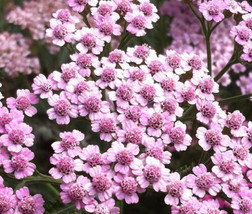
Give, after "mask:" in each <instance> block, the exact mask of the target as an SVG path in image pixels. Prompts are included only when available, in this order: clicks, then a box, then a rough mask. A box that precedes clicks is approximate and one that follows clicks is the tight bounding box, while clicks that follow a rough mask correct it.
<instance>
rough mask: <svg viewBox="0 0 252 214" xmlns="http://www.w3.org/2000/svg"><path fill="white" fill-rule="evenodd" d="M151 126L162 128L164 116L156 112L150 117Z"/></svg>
mask: <svg viewBox="0 0 252 214" xmlns="http://www.w3.org/2000/svg"><path fill="white" fill-rule="evenodd" d="M148 123H149V126H150V127H151V128H153V129H161V128H162V126H163V118H162V116H161V114H158V113H154V114H153V115H152V116H151V117H150V118H149V119H148Z"/></svg>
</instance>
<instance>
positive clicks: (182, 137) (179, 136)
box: [162, 121, 192, 151]
mask: <svg viewBox="0 0 252 214" xmlns="http://www.w3.org/2000/svg"><path fill="white" fill-rule="evenodd" d="M166 133H167V134H164V135H163V136H162V138H163V141H164V143H165V144H170V143H173V144H174V147H175V149H176V151H185V150H186V149H187V147H188V146H189V145H191V141H192V138H191V137H190V136H189V135H188V134H186V125H185V124H183V123H181V122H180V121H177V122H176V123H175V124H174V127H171V128H170V127H169V128H168V129H167V130H166Z"/></svg>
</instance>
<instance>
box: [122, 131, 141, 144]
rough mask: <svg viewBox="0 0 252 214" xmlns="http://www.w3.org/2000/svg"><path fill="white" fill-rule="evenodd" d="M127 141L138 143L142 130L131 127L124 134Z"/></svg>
mask: <svg viewBox="0 0 252 214" xmlns="http://www.w3.org/2000/svg"><path fill="white" fill-rule="evenodd" d="M125 141H126V142H127V143H133V144H140V143H141V142H142V132H141V131H140V130H138V129H132V130H130V131H127V132H126V134H125Z"/></svg>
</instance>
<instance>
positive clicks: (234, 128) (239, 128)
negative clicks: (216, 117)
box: [225, 110, 245, 137]
mask: <svg viewBox="0 0 252 214" xmlns="http://www.w3.org/2000/svg"><path fill="white" fill-rule="evenodd" d="M244 121H245V117H244V116H243V114H242V113H241V112H240V111H239V110H236V111H234V112H233V113H230V112H229V113H228V115H227V117H226V119H225V126H226V127H228V128H230V129H231V134H232V135H233V136H235V137H242V136H244V135H245V127H244V126H243V122H244Z"/></svg>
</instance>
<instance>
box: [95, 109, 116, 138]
mask: <svg viewBox="0 0 252 214" xmlns="http://www.w3.org/2000/svg"><path fill="white" fill-rule="evenodd" d="M116 118H117V115H116V113H113V114H106V116H105V115H103V117H102V118H100V119H99V120H95V121H92V124H91V127H92V131H93V132H100V138H101V140H104V141H107V142H109V141H111V140H112V139H113V136H114V134H115V133H116V130H117V126H116V124H117V119H116Z"/></svg>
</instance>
